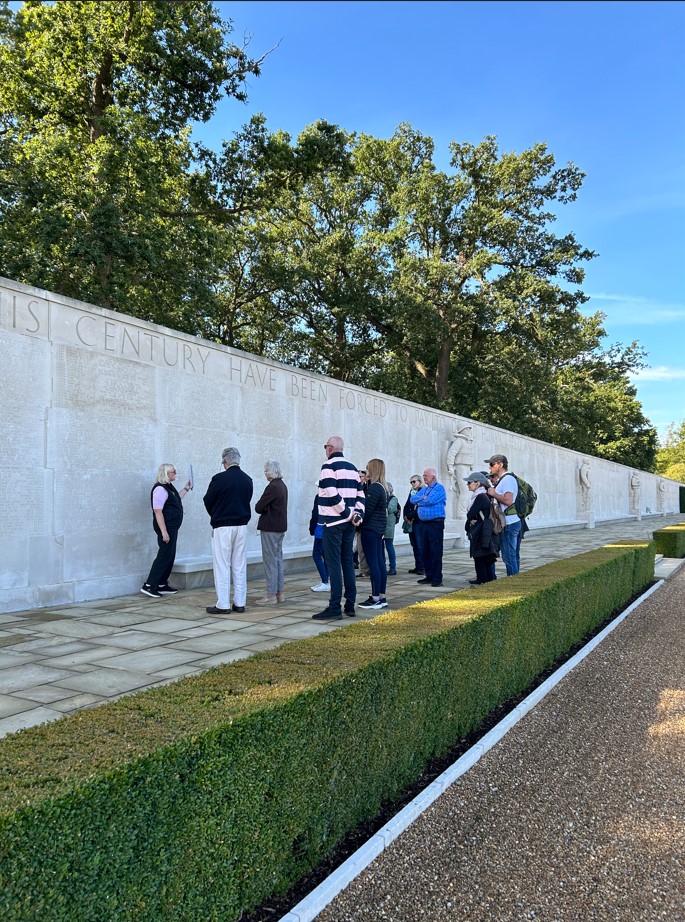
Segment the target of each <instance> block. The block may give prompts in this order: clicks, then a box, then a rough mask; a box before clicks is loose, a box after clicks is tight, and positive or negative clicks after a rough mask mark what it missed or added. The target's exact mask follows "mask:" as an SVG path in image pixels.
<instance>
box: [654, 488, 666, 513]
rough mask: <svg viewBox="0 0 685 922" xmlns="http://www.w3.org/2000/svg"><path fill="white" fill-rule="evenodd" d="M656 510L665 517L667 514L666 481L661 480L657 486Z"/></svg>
mask: <svg viewBox="0 0 685 922" xmlns="http://www.w3.org/2000/svg"><path fill="white" fill-rule="evenodd" d="M656 508H657V512H661V514H662V515H663V514H664V513H665V512H666V481H665V480H660V481H659V482H658V484H657V485H656Z"/></svg>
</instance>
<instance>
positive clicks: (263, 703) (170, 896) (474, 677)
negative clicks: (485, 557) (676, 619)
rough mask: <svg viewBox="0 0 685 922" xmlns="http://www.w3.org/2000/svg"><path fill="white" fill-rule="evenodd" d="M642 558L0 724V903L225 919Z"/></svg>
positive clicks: (602, 604)
mask: <svg viewBox="0 0 685 922" xmlns="http://www.w3.org/2000/svg"><path fill="white" fill-rule="evenodd" d="M653 570H654V546H653V544H652V543H647V542H643V543H639V542H629V541H626V542H624V543H617V544H614V545H610V546H606V547H604V548H601V549H599V550H597V551H592V552H590V553H587V554H581V555H579V556H577V557H572V558H569V559H567V560H564V561H559V562H556V563H553V564H549V565H547V566H543V567H539V568H538V569H535V570H532V571H529V572H527V573H522V574H519V575H518V576H515V577H509V578H507V579H502V580H498V581H497V582H495V583H490V584H486V585H484V586H479V587H478V588H477V589H473V590H467V591H461V592H457V593H453V594H451V595H448V596H444V597H442V598H439V599H435V600H433V601H431V602H427V603H424V604H420V605H415V606H411V607H410V608H406V609H402V610H400V611H397V612H391V613H389V614H387V615H383V616H380V617H378V618H374V619H373V620H370V621H365V622H360V623H356V624H353V625H351V626H349V627H346V628H345V629H342V630H337V631H333V632H330V633H327V634H324V635H321V636H318V637H315V638H311V639H309V640H306V641H297V642H295V643H290V644H286V645H283V646H281V647H279V648H277V649H275V650H273V651H271V652H269V653H265V654H260V655H257V656H254V657H252V658H250V659H248V660H243V661H240V662H237V663H234V664H231V665H227V666H222V667H219V668H217V669H213V670H210V671H208V672H205V673H202V674H199V675H197V676H192V677H189V678H186V679H182V680H180V681H178V682H176V683H174V684H172V685H168V686H165V687H163V688H155V689H150V690H148V691H145V692H141V693H139V694H136V695H131V696H128V697H126V698H123V699H120V700H119V701H116V702H112V703H110V704H107V705H104V706H102V707H99V708H96V709H91V710H85V711H81V712H78V713H76V714H74V715H72V716H69V717H65V718H63V719H62V720H59V721H57V722H56V723H51V724H48V725H45V726H43V727H37V728H32V729H29V730H25V731H22V732H21V733H18V734H15V735H13V736H10V737H7V738H5V739H4V740H0V918H2V919H3V920H4V922H10V920H12V922H14V920H22V922H24V920H40V922H61V920H64V922H74V920H79V922H89V920H93V922H95V920H97V922H101V920H103V919H106V920H108V922H114V920H124V919H125V920H133V919H135V920H150V922H160V920H188V922H198V920H215V919H216V920H219V919H221V920H224V922H225V920H234V919H237V918H238V917H239V916H240V914H241V912H242V911H244V910H248V909H250V908H253V907H255V906H256V905H258V904H259V903H260V902H262V901H263V900H264V899H266V898H267V897H269V896H271V895H273V894H276V893H282V892H284V891H285V890H286V889H287V888H288V886H289V885H291V884H292V883H293V882H294V881H295V880H297V879H298V878H299V877H301V876H302V875H303V874H305V873H306V872H307V871H308V870H309V869H310V868H311V867H313V866H315V865H316V864H317V863H318V862H319V861H321V859H322V858H323V857H324V856H325V855H326V854H327V853H328V852H330V851H331V850H332V849H333V847H334V846H335V845H336V843H337V842H338V841H339V840H340V839H341V837H342V836H343V835H344V834H345V833H346V832H348V831H349V830H351V829H352V828H354V827H355V826H356V825H357V824H358V823H360V822H361V821H363V820H366V819H368V818H370V817H373V816H374V815H376V814H377V813H378V810H379V808H380V806H381V804H382V803H383V802H384V801H387V800H389V799H392V798H395V797H396V796H397V795H398V794H399V793H400V792H401V791H402V790H403V789H404V788H406V786H407V785H408V784H409V783H410V782H411V781H412V780H414V779H415V778H416V777H417V776H418V775H419V774H420V772H421V771H422V769H423V768H424V766H425V765H426V763H427V762H428V761H429V760H430V759H431V758H432V757H434V756H437V755H440V754H442V753H444V752H446V751H447V750H448V749H449V748H450V747H451V746H452V745H453V744H454V743H455V742H456V741H457V740H458V739H460V738H461V737H463V736H464V735H465V734H466V733H468V732H469V731H470V730H472V729H474V728H475V727H477V726H478V725H479V724H480V723H481V722H482V720H483V719H484V717H485V716H486V715H487V714H488V712H489V711H490V710H492V708H494V707H496V706H497V705H498V704H500V703H502V702H504V701H506V700H507V699H508V698H510V697H511V696H512V695H515V694H517V693H518V692H520V691H522V690H523V689H525V688H526V687H527V686H528V685H529V684H530V682H531V681H532V680H533V679H534V678H535V676H536V675H538V674H539V673H540V672H541V670H543V669H544V668H545V667H546V666H548V665H549V664H550V663H552V662H553V661H554V660H555V659H556V658H557V657H558V656H559V655H560V654H561V653H563V652H565V651H566V650H567V649H568V648H569V647H570V646H572V645H573V644H574V643H575V642H576V641H577V640H578V639H580V638H581V637H583V636H584V635H585V634H586V633H587V632H588V631H589V630H591V629H592V628H594V627H595V626H596V625H597V624H599V623H601V622H602V621H603V620H605V619H606V618H607V617H608V616H609V615H610V614H611V613H612V612H613V611H615V610H616V609H617V608H619V607H620V606H622V605H623V604H624V603H625V602H626V601H627V600H628V599H630V598H631V597H632V596H633V595H635V593H636V592H638V591H639V590H640V589H641V588H643V587H644V586H645V585H647V584H648V583H649V582H650V581H651V580H652V578H653Z"/></svg>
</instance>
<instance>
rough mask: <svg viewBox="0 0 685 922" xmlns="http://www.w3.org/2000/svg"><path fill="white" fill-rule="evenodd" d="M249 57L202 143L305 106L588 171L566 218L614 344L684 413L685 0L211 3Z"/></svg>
mask: <svg viewBox="0 0 685 922" xmlns="http://www.w3.org/2000/svg"><path fill="white" fill-rule="evenodd" d="M217 6H218V7H219V8H220V9H221V12H222V15H223V16H224V18H227V19H231V20H233V24H234V29H235V31H234V33H233V35H232V39H233V40H234V41H236V42H239V43H242V39H243V36H244V35H247V36H252V39H251V42H250V46H249V50H250V52H251V55H252V56H253V57H258V56H260V55H261V54H263V53H264V52H265V51H268V50H269V49H271V48H274V46H276V45H278V47H277V48H275V50H274V51H273V52H272V53H271V54H270V55H269V56H268V58H267V59H266V61H265V62H264V65H263V71H262V75H261V77H258V78H252V79H251V80H250V84H249V101H248V103H247V105H242V104H240V103H236V102H235V101H234V100H226V101H225V102H223V103H222V104H221V106H220V107H219V110H218V111H217V114H216V115H215V116H214V118H213V119H212V121H211V122H210V123H208V124H207V125H203V126H198V127H197V128H196V130H195V136H196V137H197V138H198V139H202V140H204V141H205V142H206V143H209V144H210V145H211V146H212V147H214V146H216V147H218V146H219V144H220V141H221V139H222V138H229V137H231V136H232V135H233V133H234V132H235V131H237V130H238V129H239V128H240V126H241V125H243V124H244V123H245V122H246V121H247V120H248V118H249V117H250V115H252V114H253V113H255V112H262V113H263V114H264V115H265V116H266V119H267V126H268V127H269V128H270V129H271V130H276V129H284V130H286V131H288V132H289V133H290V134H291V135H292V136H293V137H296V136H297V135H298V134H299V132H300V131H302V129H303V128H304V127H305V126H306V125H308V124H310V123H311V122H314V121H315V120H316V119H326V120H328V121H330V122H333V123H335V124H337V125H340V126H342V127H343V128H345V129H347V130H349V131H357V132H367V133H369V134H373V135H376V136H378V137H389V136H390V135H391V134H392V133H393V131H394V129H395V128H396V126H397V125H398V124H399V123H400V122H403V121H406V122H410V123H411V124H412V125H413V126H414V127H415V128H417V129H419V130H420V131H422V132H424V133H425V134H428V135H430V136H431V137H433V138H434V139H435V142H436V147H437V154H438V158H441V160H440V159H439V160H438V162H439V165H440V166H442V167H445V168H446V167H447V165H448V144H449V142H450V141H452V140H456V141H471V142H473V143H477V142H478V141H480V140H481V139H482V138H483V137H484V136H485V135H490V134H492V135H496V136H497V138H498V142H499V145H500V149H501V150H504V151H509V150H515V151H521V150H524V149H526V148H528V147H530V146H531V145H533V144H535V143H537V142H539V141H542V142H545V143H546V144H547V146H548V148H549V150H550V151H551V152H552V153H553V154H554V156H555V158H556V160H557V163H559V164H565V163H566V162H568V161H572V162H573V163H575V164H576V165H577V166H579V167H580V168H581V169H582V170H583V171H585V172H586V173H587V178H586V180H585V183H584V185H583V187H582V188H581V190H580V193H579V196H578V200H577V201H576V202H575V203H574V204H572V205H568V206H566V207H565V208H563V210H562V212H561V218H560V220H561V227H562V229H563V230H564V231H568V230H571V231H573V232H574V233H575V234H576V236H577V237H578V239H579V241H580V242H581V243H582V244H583V245H584V246H586V247H589V248H590V249H592V250H595V251H597V253H598V254H599V255H598V257H597V258H596V259H595V260H593V261H592V262H591V263H589V264H587V275H586V280H585V283H584V285H583V289H584V290H585V292H586V293H587V294H589V295H591V299H590V301H589V302H588V304H587V305H586V309H587V310H589V311H590V312H593V311H596V310H600V311H602V312H604V313H605V314H606V315H607V319H606V323H605V326H606V329H607V345H608V344H610V343H614V342H622V343H625V344H627V343H629V342H632V340H638V341H639V342H640V343H641V344H642V345H643V346H644V347H645V348H646V349H647V351H648V353H649V357H648V362H649V364H650V366H651V367H650V368H649V369H648V370H647V371H646V372H644V373H643V374H641V375H640V376H639V377H638V378H637V380H636V382H635V383H636V385H637V389H638V398H639V399H640V401H641V402H642V405H643V408H644V411H645V414H646V415H647V416H648V417H649V419H650V420H651V421H652V423H653V424H654V425H655V426H656V427H657V428H658V429H659V432H660V434H663V432H664V430H665V428H666V426H667V425H668V424H669V423H670V422H676V423H678V424H679V423H680V422H681V421H682V420H683V419H684V418H685V283H684V282H683V270H684V266H685V67H684V65H683V59H684V58H685V4H684V3H682V2H666V3H663V2H651V3H643V2H559V3H556V2H554V3H552V2H550V3H548V2H533V3H527V2H524V3H517V2H491V3H489V2H482V3H472V2H464V3H461V2H422V3H416V2H259V0H254V2H221V3H218V4H217Z"/></svg>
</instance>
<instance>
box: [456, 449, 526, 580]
mask: <svg viewBox="0 0 685 922" xmlns="http://www.w3.org/2000/svg"><path fill="white" fill-rule="evenodd" d="M485 463H486V464H487V465H488V467H489V471H488V472H485V471H472V472H471V473H470V474H469V475H468V476H467V477H465V478H464V480H465V481H466V486H467V487H468V489H469V492H470V496H469V501H468V504H467V507H466V524H465V529H466V534H467V536H468V539H469V547H470V553H471V557H472V558H473V562H474V565H475V568H476V578H475V579H472V580H469V582H470V583H472V584H476V585H480V584H481V583H489V582H492V580H495V579H497V575H496V573H495V561H496V560H497V558H498V557H499V554H500V551H501V554H502V560H503V561H504V565H505V567H506V570H507V576H514V575H515V574H516V573H518V572H519V570H520V568H521V538H522V537H523V532H522V528H523V520H522V519H520V518H519V516H518V514H517V512H516V505H515V504H516V497H517V495H518V490H519V486H518V481H517V479H516V477H515V476H514V475H513V474H511V473H510V472H509V462H508V460H507V457H506V455H493V456H492V457H491V458H488V459H486V462H485ZM492 504H497V505H498V506H499V510H500V511H501V512H502V513H503V519H504V520H503V522H502V528H501V531H497V528H496V524H495V523H496V515H491V506H492Z"/></svg>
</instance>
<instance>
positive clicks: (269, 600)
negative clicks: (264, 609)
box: [254, 595, 278, 605]
mask: <svg viewBox="0 0 685 922" xmlns="http://www.w3.org/2000/svg"><path fill="white" fill-rule="evenodd" d="M277 601H278V600H277V599H276V596H275V595H271V596H269V595H265V596H264V598H263V599H255V601H254V603H255V605H275V604H276V602H277Z"/></svg>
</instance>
